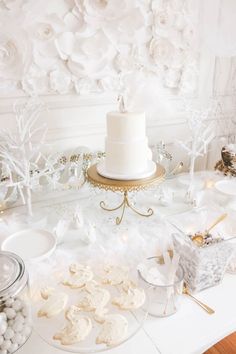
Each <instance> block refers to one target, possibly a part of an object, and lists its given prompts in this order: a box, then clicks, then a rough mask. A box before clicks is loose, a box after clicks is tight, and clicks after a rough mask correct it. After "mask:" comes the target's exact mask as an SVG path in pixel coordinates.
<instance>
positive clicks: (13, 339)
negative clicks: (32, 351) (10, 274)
mask: <svg viewBox="0 0 236 354" xmlns="http://www.w3.org/2000/svg"><path fill="white" fill-rule="evenodd" d="M4 305H5V306H6V307H5V308H3V309H2V311H3V312H1V313H0V354H5V353H6V354H10V353H14V352H15V351H16V350H17V349H18V348H19V347H20V346H21V345H23V344H24V343H25V342H26V340H27V338H28V337H29V335H30V333H31V326H30V320H29V317H28V316H29V310H28V307H27V306H26V305H25V304H24V302H23V301H22V300H21V299H19V298H16V299H15V300H14V299H12V298H10V299H8V300H7V301H6V302H5V303H4Z"/></svg>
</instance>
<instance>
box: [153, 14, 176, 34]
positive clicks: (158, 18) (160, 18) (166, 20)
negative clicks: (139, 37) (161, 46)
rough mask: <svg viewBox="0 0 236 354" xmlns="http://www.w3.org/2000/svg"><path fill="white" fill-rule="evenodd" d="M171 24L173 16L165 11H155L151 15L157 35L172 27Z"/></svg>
mask: <svg viewBox="0 0 236 354" xmlns="http://www.w3.org/2000/svg"><path fill="white" fill-rule="evenodd" d="M173 22H174V15H173V13H171V12H169V11H167V10H160V11H155V12H154V13H153V26H154V29H155V31H156V33H157V34H159V33H160V31H161V30H167V29H169V28H170V27H171V26H172V25H173Z"/></svg>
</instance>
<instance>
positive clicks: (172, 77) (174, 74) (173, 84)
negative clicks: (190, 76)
mask: <svg viewBox="0 0 236 354" xmlns="http://www.w3.org/2000/svg"><path fill="white" fill-rule="evenodd" d="M181 74H182V72H181V70H180V69H172V68H169V69H168V70H167V72H166V74H165V79H164V82H165V86H166V87H168V88H171V89H173V88H178V87H179V83H180V79H181Z"/></svg>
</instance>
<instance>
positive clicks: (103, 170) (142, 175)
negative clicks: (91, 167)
mask: <svg viewBox="0 0 236 354" xmlns="http://www.w3.org/2000/svg"><path fill="white" fill-rule="evenodd" d="M97 171H98V173H99V174H100V175H101V176H103V177H106V178H110V179H116V180H121V181H131V180H137V179H143V178H147V177H150V176H152V175H153V174H154V173H155V172H156V163H155V162H154V161H151V160H150V161H148V166H147V169H146V171H144V172H143V173H140V174H133V175H132V174H129V175H123V174H122V175H120V174H114V173H110V172H107V171H106V166H105V161H102V162H100V163H99V164H98V165H97Z"/></svg>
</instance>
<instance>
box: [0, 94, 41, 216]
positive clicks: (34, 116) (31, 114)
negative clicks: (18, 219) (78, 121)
mask: <svg viewBox="0 0 236 354" xmlns="http://www.w3.org/2000/svg"><path fill="white" fill-rule="evenodd" d="M43 109H45V107H44V106H43V104H42V103H41V102H39V101H35V100H30V101H28V102H27V103H25V104H24V105H18V104H16V105H14V113H15V119H16V132H15V133H12V132H10V131H4V130H2V131H0V160H1V163H2V167H3V168H4V170H5V171H6V173H7V176H8V178H9V180H8V182H7V185H8V187H9V188H10V187H14V188H16V189H17V192H18V193H19V195H20V196H21V198H22V202H23V204H27V210H28V215H29V216H32V215H33V212H32V189H33V185H34V183H35V180H36V179H39V178H40V176H41V175H42V174H44V173H45V169H39V164H40V163H42V164H44V162H45V161H46V160H45V159H44V157H43V155H42V152H41V149H42V146H43V144H44V142H45V135H46V132H47V128H46V125H42V126H41V127H38V126H37V121H38V118H39V114H40V112H41V111H42V110H43ZM36 170H37V173H35V171H36Z"/></svg>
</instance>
